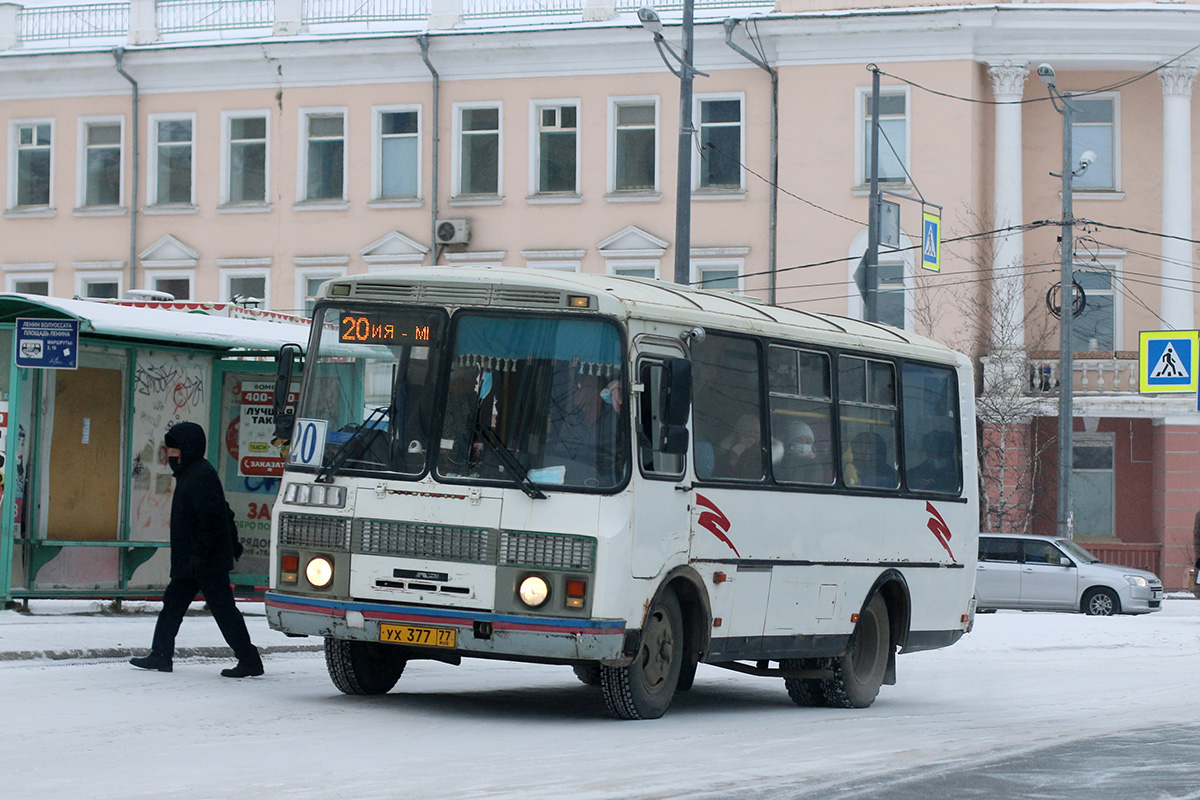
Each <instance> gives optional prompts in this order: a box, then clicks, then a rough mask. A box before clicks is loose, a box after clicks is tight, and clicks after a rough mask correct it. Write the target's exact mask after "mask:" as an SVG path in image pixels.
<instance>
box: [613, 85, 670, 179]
mask: <svg viewBox="0 0 1200 800" xmlns="http://www.w3.org/2000/svg"><path fill="white" fill-rule="evenodd" d="M651 104H653V106H654V188H653V189H619V190H618V189H617V188H616V186H617V108H618V107H620V106H638V105H651ZM661 115H662V106H661V105H660V103H659V97H658V95H656V94H653V95H633V96H627V97H610V98H608V125H607V128H608V144H607V148H606V155H607V159H606V160H607V173H608V174H607V176H606V184H605V185H606V187H607V193H608V194H607V198H608V199H609V200H616V199H621V198H623V197H629V198H638V199H644V200H655V199H658V195H659V191H660V175H661V173H662V164H661V161H662V119H661Z"/></svg>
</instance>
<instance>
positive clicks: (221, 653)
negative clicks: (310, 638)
mask: <svg viewBox="0 0 1200 800" xmlns="http://www.w3.org/2000/svg"><path fill="white" fill-rule="evenodd" d="M322 649H324V644H292V645H274V646H268V647H260V648H258V652H259V653H261V654H262V655H264V656H266V655H272V654H275V653H319V652H321V650H322ZM146 652H147V650H146V648H145V647H100V648H90V649H86V650H17V651H12V652H7V653H0V662H4V661H36V660H38V659H45V660H47V661H71V660H84V659H92V660H99V659H106V658H132V657H133V656H138V655H145V653H146ZM182 658H233V651H232V650H230V649H229V648H228V647H179V648H176V650H175V659H176V660H178V659H182Z"/></svg>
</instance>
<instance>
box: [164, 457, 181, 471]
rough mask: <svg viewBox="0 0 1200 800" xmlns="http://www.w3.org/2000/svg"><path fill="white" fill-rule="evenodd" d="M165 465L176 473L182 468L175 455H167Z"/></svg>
mask: <svg viewBox="0 0 1200 800" xmlns="http://www.w3.org/2000/svg"><path fill="white" fill-rule="evenodd" d="M167 466H169V467H170V468H171V472H172V473H174V474H175V475H178V474H179V473H180V472H181V471H182V470H183V464H181V463H180V461H179V459H178V458H176V457H175V456H168V457H167Z"/></svg>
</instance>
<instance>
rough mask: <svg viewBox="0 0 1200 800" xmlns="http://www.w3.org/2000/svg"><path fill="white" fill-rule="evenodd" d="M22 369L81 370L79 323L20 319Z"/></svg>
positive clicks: (19, 343) (19, 365)
mask: <svg viewBox="0 0 1200 800" xmlns="http://www.w3.org/2000/svg"><path fill="white" fill-rule="evenodd" d="M16 349H17V354H16V361H17V366H18V367H36V368H40V369H78V367H79V320H77V319H24V318H20V319H18V320H17V341H16Z"/></svg>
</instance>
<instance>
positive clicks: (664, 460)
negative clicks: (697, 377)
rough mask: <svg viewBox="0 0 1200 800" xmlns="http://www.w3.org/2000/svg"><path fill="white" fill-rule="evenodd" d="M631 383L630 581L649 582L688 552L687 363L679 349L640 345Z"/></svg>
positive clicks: (688, 401)
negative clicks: (633, 386)
mask: <svg viewBox="0 0 1200 800" xmlns="http://www.w3.org/2000/svg"><path fill="white" fill-rule="evenodd" d="M633 382H634V383H635V384H637V385H638V387H640V391H636V392H634V393H632V394H633V397H632V401H633V408H632V412H633V420H634V427H635V435H634V441H635V444H634V447H635V449H636V451H637V455H636V458H635V461H636V462H637V466H636V468H635V472H634V477H633V485H634V490H633V503H634V511H633V546H632V548H631V549H632V553H631V557H632V565H631V566H632V574H633V577H635V578H653V577H656V576H658V575H659V574H661V573H662V572H663V570H664V568H665V567H666V565H667V564H668V563H670V562H672V561H675V560H677V558H676V557H677V556H679V555H680V554H682V555H684V556H685V557H686V553H687V549H688V528H689V509H688V504H689V502H690V501H691V499H692V492H691V490H690V487H688V486H687V485H686V484H684V482H683V481H684V471H685V466H686V463H687V442H688V431H687V426H686V423H687V414H688V406H689V405H690V403H691V365H690V363H689V362H688V361H686V360H684V358H683V351H682V350H681V349H678V348H674V347H671V346H669V345H658V344H657V343H656V345H655V346H654V347H642V348H641V352H640V354H639V356H638V359H637V362H636V364H635V367H634V374H633Z"/></svg>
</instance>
